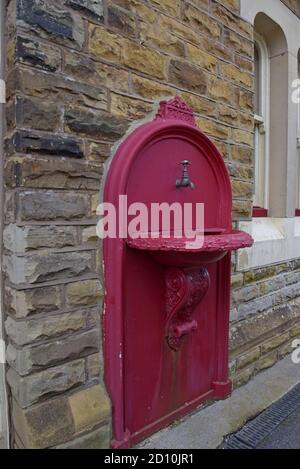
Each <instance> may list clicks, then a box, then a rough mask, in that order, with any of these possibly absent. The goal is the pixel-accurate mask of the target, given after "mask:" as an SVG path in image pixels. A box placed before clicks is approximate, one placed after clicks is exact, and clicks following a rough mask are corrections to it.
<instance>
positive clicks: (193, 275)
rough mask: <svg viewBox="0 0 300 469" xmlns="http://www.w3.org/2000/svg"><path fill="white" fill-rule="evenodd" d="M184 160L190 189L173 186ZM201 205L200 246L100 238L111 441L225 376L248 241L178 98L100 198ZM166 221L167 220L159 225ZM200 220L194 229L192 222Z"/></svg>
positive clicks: (225, 183) (169, 412) (186, 406)
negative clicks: (233, 303) (236, 266)
mask: <svg viewBox="0 0 300 469" xmlns="http://www.w3.org/2000/svg"><path fill="white" fill-rule="evenodd" d="M183 159H188V160H189V161H190V163H191V166H190V167H189V168H188V173H189V177H190V179H191V180H192V181H193V183H194V184H195V188H194V189H193V190H191V189H190V187H176V181H178V180H180V176H181V174H182V168H181V167H180V166H179V164H178V163H180V162H181V161H182V160H183ZM119 195H127V197H128V204H131V203H134V202H143V203H144V204H146V205H147V206H148V207H150V205H151V203H153V202H157V203H162V202H168V203H173V202H179V203H180V204H184V203H186V202H189V203H190V202H192V203H194V204H196V203H197V202H202V203H204V204H205V238H204V245H203V246H202V247H201V249H199V250H198V251H196V252H195V251H191V250H188V249H187V248H186V244H185V239H184V238H182V239H180V240H178V239H174V238H173V239H172V238H171V239H169V240H165V239H164V240H163V241H162V240H161V239H135V240H133V239H129V238H128V239H127V240H123V239H110V238H107V239H105V240H104V241H103V249H104V271H105V288H106V297H105V310H104V353H105V379H106V384H107V387H108V391H109V393H110V396H111V400H112V404H113V430H114V441H113V443H112V446H113V447H116V448H117V447H118V448H125V447H129V446H130V445H132V444H135V443H136V442H138V441H140V440H141V439H143V438H145V437H146V436H147V435H149V434H151V433H152V432H154V431H156V430H158V429H159V428H162V427H163V426H165V425H167V424H169V423H171V422H172V421H173V420H174V419H176V418H179V417H181V416H182V415H184V414H185V413H187V412H189V411H191V410H193V409H195V408H196V407H197V406H198V405H200V404H201V403H202V402H204V401H205V400H207V399H210V398H212V397H213V398H216V399H221V398H224V397H225V396H227V395H228V394H229V393H230V391H231V383H230V380H229V379H228V329H229V303H230V266H231V262H230V258H231V254H230V252H231V251H232V250H234V249H238V248H240V247H245V246H250V245H251V244H252V239H251V237H250V236H249V235H247V234H244V233H242V232H234V231H231V207H232V201H231V186H230V181H229V177H228V173H227V170H226V167H225V165H224V162H223V159H222V157H221V155H220V154H219V152H218V151H217V149H216V147H215V146H214V145H213V144H212V142H211V141H210V140H209V139H208V138H207V137H206V136H205V135H204V134H203V133H202V132H200V131H199V130H198V129H197V128H196V127H195V121H194V117H193V114H192V112H191V111H190V110H189V109H188V108H187V107H186V106H185V104H184V103H183V102H182V101H181V100H180V99H175V100H173V101H171V102H170V103H165V102H164V103H162V105H161V107H160V112H159V114H158V116H157V118H156V119H155V120H154V121H153V122H151V123H149V124H145V125H143V126H141V127H140V128H138V129H137V130H136V131H134V132H133V133H132V134H131V135H130V136H129V137H128V138H127V139H126V140H125V141H124V142H123V144H122V145H121V146H120V147H119V149H118V151H117V154H116V155H115V157H114V159H113V161H112V163H111V166H110V169H109V172H108V175H107V179H106V184H105V190H104V201H105V202H111V203H114V204H115V206H116V207H117V206H118V197H119ZM160 228H161V227H160ZM194 228H197V227H196V226H194Z"/></svg>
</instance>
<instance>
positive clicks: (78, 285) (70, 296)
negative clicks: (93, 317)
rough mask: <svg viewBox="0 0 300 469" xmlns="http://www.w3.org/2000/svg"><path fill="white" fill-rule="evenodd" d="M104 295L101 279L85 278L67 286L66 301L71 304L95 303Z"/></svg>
mask: <svg viewBox="0 0 300 469" xmlns="http://www.w3.org/2000/svg"><path fill="white" fill-rule="evenodd" d="M102 295H103V290H102V286H101V283H100V281H99V280H83V281H81V282H75V283H70V284H69V285H67V287H66V301H67V304H68V305H69V306H82V305H94V304H97V303H99V301H100V300H101V297H102Z"/></svg>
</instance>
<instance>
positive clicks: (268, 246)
mask: <svg viewBox="0 0 300 469" xmlns="http://www.w3.org/2000/svg"><path fill="white" fill-rule="evenodd" d="M239 229H240V230H243V231H246V232H247V233H249V234H251V236H252V237H253V239H254V245H253V246H252V247H251V248H247V249H242V250H240V251H238V254H237V270H238V271H246V270H249V269H254V268H258V267H263V266H267V265H270V264H278V263H280V262H286V261H289V260H293V259H297V258H300V217H295V218H253V220H252V221H247V222H246V221H243V222H240V223H239Z"/></svg>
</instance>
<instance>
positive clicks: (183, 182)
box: [176, 160, 195, 189]
mask: <svg viewBox="0 0 300 469" xmlns="http://www.w3.org/2000/svg"><path fill="white" fill-rule="evenodd" d="M179 164H181V165H182V166H183V173H182V176H181V179H178V180H177V181H176V187H178V188H179V187H190V188H191V189H195V184H194V183H192V181H191V180H190V177H189V172H188V167H189V166H190V165H191V163H190V162H189V161H188V160H184V161H181V163H179Z"/></svg>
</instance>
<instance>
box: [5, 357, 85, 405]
mask: <svg viewBox="0 0 300 469" xmlns="http://www.w3.org/2000/svg"><path fill="white" fill-rule="evenodd" d="M7 381H8V384H9V386H10V388H11V391H12V394H13V396H14V398H15V400H16V401H17V403H18V404H19V406H20V407H22V408H26V407H29V406H30V405H32V404H35V403H37V402H38V401H39V400H41V399H42V398H43V397H46V396H47V395H49V394H51V395H53V394H60V393H63V392H66V391H68V390H69V389H72V388H73V387H75V386H78V385H80V384H83V383H84V382H85V370H84V360H83V359H82V360H76V361H73V362H69V363H65V364H64V365H61V366H56V367H53V368H49V369H48V370H45V371H42V372H40V373H35V374H33V375H29V376H26V377H24V378H22V377H21V376H19V375H18V374H17V373H16V372H15V371H14V370H13V369H12V368H10V369H9V371H8V373H7Z"/></svg>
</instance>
